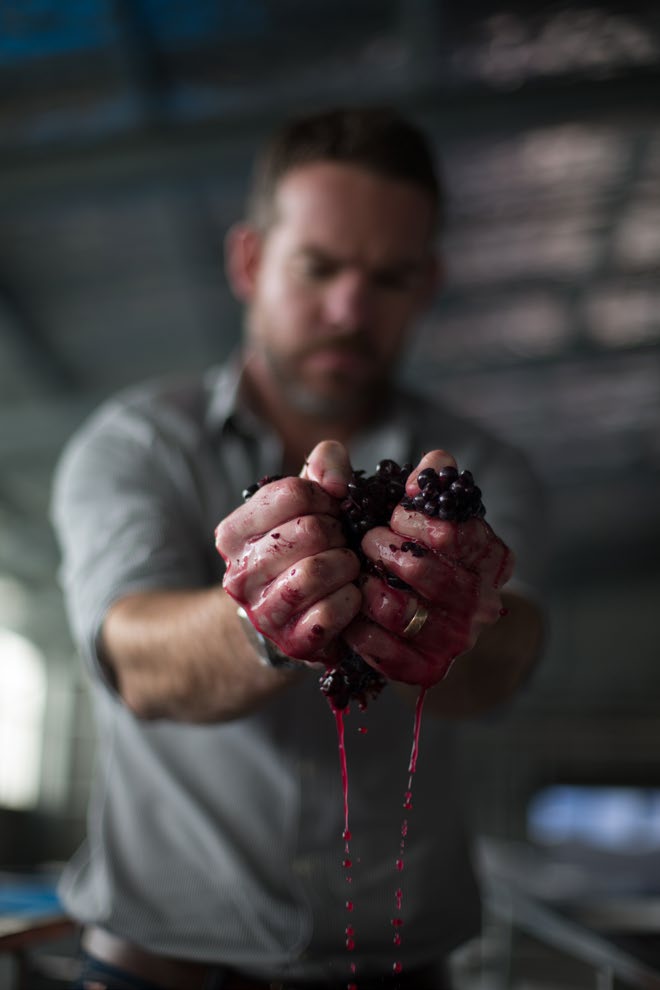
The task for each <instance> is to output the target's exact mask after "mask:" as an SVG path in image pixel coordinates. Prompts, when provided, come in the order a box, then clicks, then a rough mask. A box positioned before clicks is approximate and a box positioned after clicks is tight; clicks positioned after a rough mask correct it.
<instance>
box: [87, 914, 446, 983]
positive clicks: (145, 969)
mask: <svg viewBox="0 0 660 990" xmlns="http://www.w3.org/2000/svg"><path fill="white" fill-rule="evenodd" d="M80 944H81V948H82V949H83V951H84V952H86V953H87V954H88V955H89V956H91V957H92V958H94V959H97V960H98V961H99V962H102V963H107V964H108V965H110V966H116V967H117V968H118V969H122V970H124V971H125V972H127V973H130V974H132V975H133V976H138V977H140V979H142V980H146V981H147V982H151V983H154V984H156V985H157V986H158V987H159V988H161V990H208V988H209V987H211V986H214V985H217V984H215V981H214V977H218V976H222V979H221V980H220V981H219V985H220V986H221V987H222V990H289V988H290V990H295V988H296V987H297V988H298V990H303V988H305V987H307V988H309V987H310V984H309V983H306V984H305V983H296V982H293V983H289V982H288V981H287V982H281V981H278V980H272V981H268V980H258V979H253V978H252V977H250V976H243V975H242V974H240V973H236V972H234V971H233V970H231V969H226V968H225V967H224V966H211V965H208V964H207V963H197V962H193V961H192V960H186V959H171V958H169V957H168V956H159V955H156V954H155V953H153V952H148V951H147V950H146V949H142V948H140V947H139V946H138V945H134V944H133V943H132V942H128V941H126V939H123V938H120V937H119V936H118V935H113V934H112V933H111V932H108V931H106V930H105V929H103V928H97V927H95V926H90V927H87V928H85V929H84V930H83V933H82V938H81V943H80ZM347 982H348V981H347V980H346V979H345V980H342V981H341V982H339V981H338V982H337V983H336V984H335V985H333V984H326V983H322V984H319V985H318V986H319V988H323V990H333V986H334V987H335V988H336V990H345V988H346V986H347ZM441 983H442V985H443V986H444V983H443V982H442V980H441ZM357 985H358V986H359V987H361V988H362V987H364V988H365V990H366V988H368V987H371V986H374V987H376V986H378V987H379V988H380V987H387V986H390V987H402V988H403V987H408V988H411V990H412V988H415V990H422V988H423V990H426V988H430V987H439V986H440V984H438V983H436V982H435V980H434V979H433V978H432V977H431V975H430V971H429V970H428V969H425V970H411V971H408V972H406V973H402V974H401V976H400V977H398V978H397V979H396V981H395V982H393V981H392V978H391V977H390V978H386V979H378V980H374V979H367V980H366V981H359V980H358V984H357Z"/></svg>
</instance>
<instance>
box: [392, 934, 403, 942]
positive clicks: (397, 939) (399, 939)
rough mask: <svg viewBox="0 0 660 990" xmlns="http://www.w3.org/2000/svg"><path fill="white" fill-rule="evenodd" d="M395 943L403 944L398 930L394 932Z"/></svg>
mask: <svg viewBox="0 0 660 990" xmlns="http://www.w3.org/2000/svg"><path fill="white" fill-rule="evenodd" d="M392 941H393V942H394V944H395V945H401V936H400V935H399V933H398V932H395V933H394V938H393V939H392Z"/></svg>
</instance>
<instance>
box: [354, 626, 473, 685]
mask: <svg viewBox="0 0 660 990" xmlns="http://www.w3.org/2000/svg"><path fill="white" fill-rule="evenodd" d="M343 636H344V639H345V641H346V642H347V643H348V644H349V646H350V647H351V648H352V649H353V650H355V652H356V653H359V654H360V656H361V657H362V658H363V659H364V660H365V661H366V663H368V664H369V666H371V667H373V668H374V669H375V670H378V671H379V672H380V673H381V674H383V676H384V677H388V678H390V679H391V680H395V681H402V682H403V683H404V684H419V685H421V686H423V687H428V686H430V685H431V684H436V683H437V682H438V681H440V680H442V678H443V677H444V676H445V674H446V673H447V671H448V670H449V667H450V666H451V664H452V662H453V660H454V658H455V657H456V656H457V655H458V654H459V653H461V652H463V651H464V650H465V649H469V647H470V646H471V645H472V643H473V639H472V635H471V634H470V635H469V636H463V637H459V638H457V639H454V638H452V637H448V638H447V639H443V641H442V642H441V643H438V644H436V648H435V651H434V652H430V651H426V650H421V649H420V648H419V646H418V645H417V643H415V641H414V640H411V641H408V640H405V639H401V637H399V636H395V635H393V634H392V633H391V632H389V631H388V630H387V629H384V628H383V627H382V626H379V625H376V623H374V622H369V621H368V620H367V619H363V618H362V617H360V616H358V617H357V618H356V619H354V621H353V622H351V624H350V625H349V626H348V628H347V629H346V630H345V631H344V634H343Z"/></svg>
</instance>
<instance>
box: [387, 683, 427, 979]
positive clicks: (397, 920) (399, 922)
mask: <svg viewBox="0 0 660 990" xmlns="http://www.w3.org/2000/svg"><path fill="white" fill-rule="evenodd" d="M425 697H426V688H425V687H422V688H420V691H419V695H418V696H417V702H416V704H415V726H414V730H413V744H412V750H411V752H410V762H409V764H408V786H407V787H406V790H405V791H404V795H403V807H404V810H405V811H412V806H413V805H412V788H413V777H414V776H415V771H416V770H417V757H418V756H419V737H420V732H421V729H422V711H423V710H424V699H425ZM407 835H408V819H407V818H404V819H403V821H402V822H401V841H400V843H399V855H398V857H397V859H396V861H395V864H394V866H395V869H396V871H397V872H398V873H402V872H403V867H404V853H405V849H406V837H407ZM394 904H395V907H396V914H395V916H394V917H393V918H391V919H390V921H391V924H392V928H393V929H394V935H393V937H392V941H393V943H394V945H395V946H396V947H397V948H398V947H399V946H400V945H401V942H402V935H401V929H402V927H403V918H402V917H401V909H402V906H403V886H402V885H400V886H398V887H397V888H396V890H395V891H394ZM402 970H403V965H402V963H401V961H400V960H399V959H397V960H395V962H394V963H393V964H392V972H393V973H396V974H398V973H400V972H401V971H402Z"/></svg>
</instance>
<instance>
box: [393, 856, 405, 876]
mask: <svg viewBox="0 0 660 990" xmlns="http://www.w3.org/2000/svg"><path fill="white" fill-rule="evenodd" d="M394 865H395V866H396V868H397V870H398V871H399V873H401V870H402V869H403V860H402V859H397V861H396V863H395V864H394Z"/></svg>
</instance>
